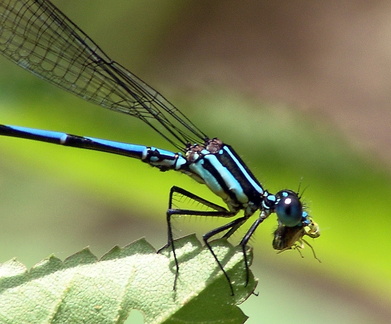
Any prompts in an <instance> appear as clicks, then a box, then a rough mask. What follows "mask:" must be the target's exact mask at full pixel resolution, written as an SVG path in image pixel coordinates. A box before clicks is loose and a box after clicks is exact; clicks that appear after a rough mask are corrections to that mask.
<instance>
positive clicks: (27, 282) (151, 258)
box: [0, 236, 256, 324]
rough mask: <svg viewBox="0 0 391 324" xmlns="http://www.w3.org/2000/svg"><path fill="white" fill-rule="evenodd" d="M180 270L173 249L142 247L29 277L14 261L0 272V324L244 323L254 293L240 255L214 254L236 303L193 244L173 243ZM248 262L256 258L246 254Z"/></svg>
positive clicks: (38, 270)
mask: <svg viewBox="0 0 391 324" xmlns="http://www.w3.org/2000/svg"><path fill="white" fill-rule="evenodd" d="M175 245H176V251H177V255H178V259H179V262H180V272H179V277H178V282H177V288H176V291H174V290H173V283H174V277H175V263H174V261H173V259H172V258H170V257H169V256H170V255H171V254H172V253H170V251H169V250H168V249H165V250H163V251H162V252H161V253H156V251H155V249H154V248H153V247H152V246H151V245H150V244H149V243H147V242H146V241H145V240H144V239H141V240H139V241H136V242H134V243H132V244H130V245H128V246H126V247H124V248H119V247H114V248H113V249H112V250H111V251H110V252H108V253H107V254H105V255H104V256H103V257H102V258H101V259H100V260H97V258H96V257H95V256H94V255H93V254H92V253H91V251H90V250H89V249H84V250H82V251H80V252H78V253H76V254H74V255H72V256H70V257H69V258H67V259H66V260H64V261H61V260H60V259H58V258H56V257H54V256H51V257H49V258H48V259H45V260H43V261H42V262H40V263H38V264H37V265H35V266H34V267H33V268H32V269H30V270H29V271H28V270H27V269H26V267H25V266H24V265H23V264H21V263H19V262H18V261H16V260H10V261H8V262H5V263H3V264H1V265H0V322H1V323H18V324H21V323H123V322H124V321H125V320H126V318H127V317H128V316H129V314H130V312H131V311H132V310H139V311H141V312H142V313H143V314H144V319H145V323H200V322H202V323H244V322H245V321H246V318H247V317H246V316H245V315H244V314H243V313H242V311H241V310H240V309H239V308H238V307H237V306H236V305H238V304H240V303H242V302H243V301H245V300H246V299H247V298H248V297H249V296H250V295H251V293H252V292H253V290H254V289H255V286H256V281H255V280H254V278H253V276H252V274H251V273H250V282H249V284H248V285H247V287H245V280H246V275H245V274H246V272H245V268H244V262H243V255H242V252H241V249H240V248H237V247H236V248H234V247H232V246H231V245H230V244H229V243H227V242H226V241H224V240H218V241H215V242H213V244H212V245H213V250H214V251H215V253H216V254H217V256H218V257H219V260H221V261H222V263H223V265H224V268H225V269H226V271H227V272H228V275H229V277H230V279H231V281H232V284H233V288H234V291H235V295H234V296H231V294H230V288H229V285H228V282H227V280H226V279H225V277H224V275H223V273H222V271H221V270H220V269H219V268H218V266H217V264H216V261H215V260H214V258H213V256H212V255H211V254H210V251H209V250H208V249H207V248H205V247H202V246H201V244H200V242H199V241H198V240H197V239H196V238H195V236H188V237H185V238H182V239H180V240H178V241H175ZM248 254H249V256H248V257H249V260H251V258H252V255H251V251H250V252H248Z"/></svg>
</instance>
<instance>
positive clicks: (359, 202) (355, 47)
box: [0, 0, 391, 323]
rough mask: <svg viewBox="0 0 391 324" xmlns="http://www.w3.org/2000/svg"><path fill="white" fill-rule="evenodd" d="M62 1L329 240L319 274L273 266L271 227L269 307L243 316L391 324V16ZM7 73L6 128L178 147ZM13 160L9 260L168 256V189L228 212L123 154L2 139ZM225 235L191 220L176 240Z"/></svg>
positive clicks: (295, 7)
mask: <svg viewBox="0 0 391 324" xmlns="http://www.w3.org/2000/svg"><path fill="white" fill-rule="evenodd" d="M55 3H56V4H57V5H58V6H59V7H60V8H61V9H62V10H63V11H64V12H65V13H66V14H67V15H68V16H69V17H70V18H71V19H72V20H73V21H74V22H76V23H77V24H78V25H79V26H80V27H81V28H82V29H83V30H84V31H85V32H87V34H89V35H90V36H91V37H92V38H93V39H94V40H95V41H96V42H97V43H98V44H99V45H100V46H101V47H102V48H103V49H104V50H105V51H106V53H107V54H109V55H110V56H111V57H112V58H113V59H114V60H116V61H118V62H120V63H121V64H122V65H124V66H126V67H128V68H129V69H130V70H131V71H132V72H134V73H135V74H136V75H138V76H140V77H141V78H142V79H143V80H144V81H146V82H148V83H149V84H151V85H152V86H153V87H154V88H156V89H158V90H159V91H160V92H161V93H163V94H164V95H165V96H166V97H167V98H169V100H170V101H172V102H173V103H174V104H175V105H176V106H177V107H179V108H180V109H181V110H182V111H183V112H184V113H185V114H186V115H187V116H189V117H190V119H191V120H193V121H194V122H195V123H196V124H197V125H199V126H201V128H202V130H203V131H204V132H206V133H207V134H208V135H209V136H210V137H214V136H218V137H219V138H221V139H223V140H224V141H225V142H226V143H229V144H230V145H232V146H233V147H234V148H235V150H236V151H237V153H239V154H240V155H241V156H242V158H243V159H244V160H245V161H246V163H247V164H248V166H249V167H250V168H251V170H252V171H253V173H254V174H255V175H256V176H257V177H258V179H259V180H260V181H261V182H262V183H263V184H264V186H265V187H266V188H267V189H268V190H270V191H271V192H276V191H278V190H280V189H283V188H292V189H293V190H297V189H298V188H299V186H301V189H302V190H303V189H304V188H305V192H304V200H305V202H306V204H307V206H308V209H309V211H310V213H311V215H312V216H313V217H314V219H315V221H316V222H318V224H319V225H320V227H321V231H322V232H321V233H322V235H321V237H320V238H319V239H317V240H314V241H311V242H310V243H311V244H312V246H313V247H314V249H315V251H316V253H317V256H318V257H319V258H320V259H321V260H322V263H318V262H317V261H316V260H315V259H314V258H313V257H312V253H311V251H310V249H308V248H306V249H305V250H304V251H303V254H304V259H302V258H301V257H300V255H299V254H298V253H297V252H295V251H289V252H284V253H283V254H281V255H276V253H275V251H273V249H272V247H271V241H272V232H273V230H274V227H275V226H276V222H275V219H274V217H271V219H269V220H268V221H267V222H266V223H265V224H263V225H262V226H261V227H260V228H259V229H258V231H257V233H256V235H255V237H254V238H253V240H252V241H251V245H252V246H253V247H254V254H255V264H254V266H253V271H254V273H255V275H256V276H257V277H258V278H259V285H258V289H257V290H258V292H259V296H258V297H256V296H253V297H251V298H250V299H249V300H248V301H247V302H246V303H245V304H244V305H243V306H242V309H243V310H244V312H245V313H246V314H247V315H248V316H249V317H250V319H249V320H248V323H282V322H288V321H289V322H290V323H313V322H316V323H330V322H334V323H388V322H389V318H390V317H391V311H390V306H391V293H390V288H391V265H390V259H389V255H390V252H389V247H390V245H391V244H390V243H391V240H390V238H389V237H390V235H389V233H388V230H390V228H391V226H390V225H391V221H390V211H389V206H388V199H389V197H391V172H390V170H391V150H390V145H389V143H390V140H391V132H390V125H391V123H390V121H391V113H390V102H391V101H390V94H391V92H390V89H391V72H390V71H391V69H390V68H391V66H390V65H391V63H390V62H391V60H390V59H389V58H390V57H391V51H390V49H391V47H390V46H389V44H391V29H390V27H389V24H387V23H386V21H387V19H388V18H389V17H390V15H391V6H389V5H388V4H387V3H386V2H381V1H374V2H371V3H370V4H365V5H364V4H363V3H361V2H359V1H347V2H344V4H326V3H324V4H319V3H317V4H315V3H313V2H310V1H303V2H300V3H298V2H295V3H293V2H290V1H280V2H278V3H277V2H274V1H263V2H257V1H248V2H246V3H245V4H244V3H243V4H242V3H239V2H236V1H215V2H212V3H210V2H206V1H201V2H199V1H169V2H168V1H119V0H118V1H115V2H107V1H103V0H94V1H92V0H88V1H83V2H79V1H76V0H68V1H55ZM0 70H1V73H0V111H1V116H2V119H1V123H4V124H15V125H20V126H27V127H37V128H43V129H50V130H57V131H65V132H69V133H73V134H79V135H88V136H94V137H100V138H106V139H111V140H118V141H124V142H130V143H139V144H145V145H154V146H158V147H162V148H166V149H173V148H172V147H170V145H169V144H167V143H165V142H164V141H163V140H161V139H159V136H158V135H156V134H154V133H153V132H152V131H150V130H149V129H147V126H144V125H143V124H142V123H141V122H139V121H137V120H134V119H132V118H130V117H127V116H125V115H122V114H117V113H114V112H111V111H106V110H104V109H101V108H99V107H95V106H93V105H91V104H88V103H85V102H84V101H83V100H80V99H79V98H76V97H74V96H72V95H69V94H68V93H65V92H63V91H61V90H59V89H57V88H55V87H53V86H51V85H49V84H47V83H45V82H43V81H40V80H38V79H37V78H35V77H33V76H32V75H30V74H29V73H27V72H25V71H23V70H22V69H20V68H18V67H16V66H15V65H13V64H12V63H10V62H8V61H7V60H5V59H4V58H3V57H0ZM0 152H1V153H0V154H1V157H2V158H1V159H0V185H1V188H2V190H1V197H2V198H1V199H0V212H1V215H2V217H1V219H2V226H1V230H0V245H1V247H2V248H1V251H0V260H1V261H5V260H8V259H10V258H13V257H16V258H17V259H18V260H20V261H21V262H23V263H25V264H26V265H27V266H33V265H34V264H35V263H37V262H38V261H40V260H41V259H43V258H45V257H47V256H48V255H50V254H52V253H54V254H55V255H56V256H58V257H60V258H65V257H67V256H69V255H70V254H73V253H75V252H77V251H79V250H80V249H82V248H83V247H85V246H87V245H89V246H90V247H91V249H92V251H93V252H95V253H96V254H97V255H98V256H100V255H102V254H103V253H105V252H106V251H108V250H109V249H111V248H112V246H114V245H120V246H123V245H126V244H128V243H130V242H132V241H134V240H136V239H138V238H140V237H143V236H145V237H146V238H147V240H148V241H150V242H151V243H152V244H154V245H155V246H156V248H158V247H160V246H162V245H163V244H164V243H165V240H166V225H165V210H166V208H167V198H168V192H169V189H170V187H171V186H172V185H179V186H181V187H183V188H186V189H187V190H190V191H192V192H194V193H196V194H199V195H201V196H203V197H205V198H208V199H209V198H210V199H211V200H213V201H215V202H217V203H220V204H221V202H220V201H219V200H218V199H216V198H215V197H213V195H212V194H211V193H210V192H209V191H208V190H207V188H204V187H203V186H200V185H199V184H197V183H195V182H194V181H192V180H191V179H188V177H186V176H184V175H181V174H176V173H174V172H167V173H159V172H158V171H157V170H155V169H152V168H150V167H148V166H147V165H144V164H142V163H140V162H139V161H133V160H131V159H127V158H124V157H119V156H110V155H109V154H103V153H99V152H89V151H85V150H78V149H72V148H64V147H60V146H54V145H49V144H43V143H34V142H30V141H26V140H20V139H13V138H6V137H3V138H1V139H0ZM254 217H256V216H254ZM213 226H216V220H205V219H201V220H200V219H197V218H196V217H192V218H190V219H182V220H178V221H177V222H176V223H175V227H176V229H175V231H176V234H177V235H178V236H179V235H183V234H186V233H191V232H194V231H196V232H197V233H203V232H205V231H207V230H208V229H211V228H213ZM234 239H236V240H239V239H240V235H237V236H236V237H235V238H234ZM136 317H137V316H136ZM131 322H133V323H134V322H135V321H131Z"/></svg>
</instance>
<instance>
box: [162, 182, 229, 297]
mask: <svg viewBox="0 0 391 324" xmlns="http://www.w3.org/2000/svg"><path fill="white" fill-rule="evenodd" d="M175 194H180V195H183V196H185V197H187V198H189V199H191V200H193V201H196V202H198V203H200V204H201V205H204V206H206V207H208V208H211V209H213V210H209V211H202V210H191V209H175V208H173V200H174V195H175ZM173 215H183V216H187V215H188V216H192V215H193V216H215V217H232V216H235V215H236V213H235V212H230V211H228V210H227V209H225V208H224V207H221V206H219V205H217V204H214V203H212V202H210V201H208V200H206V199H203V198H201V197H199V196H197V195H195V194H193V193H191V192H189V191H187V190H185V189H182V188H179V187H176V186H174V187H172V188H171V190H170V195H169V204H168V210H167V213H166V220H167V229H168V242H167V244H166V245H164V246H163V247H162V248H161V249H159V250H158V252H160V251H161V250H162V249H164V248H166V247H171V250H172V252H173V256H174V262H175V268H176V272H175V278H174V290H175V289H176V284H177V280H178V276H179V262H178V258H177V255H176V251H175V244H174V237H173V233H172V225H171V218H172V216H173ZM206 245H207V246H208V249H209V250H210V251H211V252H212V255H213V256H214V258H215V259H216V261H217V262H218V263H219V261H218V259H217V257H216V256H215V254H214V253H213V251H212V249H211V247H210V245H209V243H207V244H206ZM219 266H220V268H221V269H222V266H221V265H220V263H219ZM222 270H223V271H224V269H222ZM224 274H225V275H226V273H225V271H224ZM226 277H227V279H228V276H227V275H226ZM231 290H232V287H231Z"/></svg>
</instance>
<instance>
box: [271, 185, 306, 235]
mask: <svg viewBox="0 0 391 324" xmlns="http://www.w3.org/2000/svg"><path fill="white" fill-rule="evenodd" d="M276 198H277V201H276V204H275V212H276V214H277V217H278V222H279V223H281V224H282V225H284V226H287V227H294V226H298V225H301V224H302V222H303V217H305V216H304V215H303V214H304V212H303V205H302V204H301V202H300V198H299V196H298V195H297V193H295V192H294V191H292V190H281V191H279V192H278V193H277V194H276Z"/></svg>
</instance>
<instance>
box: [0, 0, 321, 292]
mask: <svg viewBox="0 0 391 324" xmlns="http://www.w3.org/2000/svg"><path fill="white" fill-rule="evenodd" d="M0 51H1V53H2V54H3V55H4V56H5V57H7V58H8V59H10V60H11V61H13V62H14V63H16V64H18V65H19V66H21V67H23V68H24V69H26V70H29V71H30V72H32V73H34V74H35V75H37V76H39V77H41V78H43V79H45V80H47V81H49V82H51V83H53V84H55V85H57V86H59V87H61V88H63V89H65V90H67V91H70V92H72V93H73V94H75V95H77V96H80V97H82V98H83V99H85V100H87V101H90V102H93V103H96V104H98V105H100V106H102V107H104V108H108V109H112V110H115V111H120V112H123V113H125V114H128V115H131V116H134V117H137V118H139V119H141V120H142V121H143V122H145V123H146V124H148V125H149V126H150V127H152V128H153V129H154V130H156V131H157V132H158V133H159V134H160V135H161V136H163V137H164V138H165V139H166V140H167V141H168V142H169V143H171V144H172V145H173V146H174V147H175V148H176V149H177V150H179V152H178V153H173V152H171V151H166V150H162V149H159V148H155V147H150V146H143V145H135V144H125V143H118V142H113V141H108V140H102V139H97V138H91V137H81V136H75V135H70V134H66V133H60V132H52V131H43V130H37V129H31V128H25V127H17V126H7V125H1V126H0V135H5V136H14V137H21V138H27V139H33V140H38V141H43V142H50V143H55V144H60V145H66V146H74V147H80V148H86V149H91V150H97V151H104V152H109V153H114V154H120V155H125V156H129V157H132V158H137V159H140V160H141V161H143V162H145V163H148V164H149V165H151V166H154V167H157V168H158V169H160V170H161V171H168V170H175V171H179V172H182V173H185V174H187V175H189V176H190V177H192V178H193V179H195V180H196V181H198V182H199V183H203V184H205V185H207V186H208V187H209V189H210V190H211V191H212V192H214V193H215V194H216V195H217V196H219V197H220V198H222V199H223V201H224V202H225V203H226V205H227V207H228V208H224V207H222V206H219V205H216V204H214V203H211V202H209V201H207V200H205V199H203V198H201V197H199V196H196V195H194V194H192V193H190V192H188V191H186V190H184V189H181V188H179V187H175V186H174V187H172V189H171V192H170V200H169V209H168V210H167V223H168V243H167V246H171V248H172V252H173V257H174V260H175V265H176V276H175V282H176V280H177V276H178V273H179V264H178V260H177V258H176V254H175V246H174V240H173V233H172V229H171V218H172V216H174V215H197V216H219V217H233V216H235V215H237V213H238V212H239V211H243V215H242V216H239V217H237V218H235V219H234V220H233V221H231V222H229V223H227V224H225V225H223V226H220V227H218V228H216V229H214V230H212V231H210V232H208V233H206V234H205V235H204V236H203V240H204V242H205V245H206V246H207V247H208V248H209V250H210V252H211V253H212V255H213V257H214V258H215V259H216V261H217V264H218V265H219V267H220V268H221V270H222V271H223V273H224V275H225V277H226V278H227V280H228V282H229V283H230V280H229V277H228V275H227V273H226V272H225V271H224V268H223V266H222V264H221V262H220V261H219V260H218V258H217V256H216V254H215V253H214V252H213V249H212V248H211V246H210V243H209V241H210V239H211V238H212V237H215V236H216V235H218V234H220V235H221V236H222V237H223V238H229V237H230V236H231V235H232V234H233V233H234V232H235V231H236V230H237V229H238V228H239V227H240V226H241V225H243V224H244V223H245V222H246V221H247V219H248V218H249V217H250V216H252V215H253V214H254V213H255V212H256V211H258V210H259V216H258V217H257V219H256V220H255V221H254V222H253V224H252V225H251V226H250V228H249V229H248V231H247V232H246V234H245V235H244V236H243V238H242V240H241V241H240V243H239V244H240V246H241V247H242V249H243V255H244V260H245V265H246V269H247V280H248V262H247V260H246V253H245V249H246V245H247V243H248V241H249V239H250V237H251V236H252V234H253V233H254V231H255V230H256V228H257V227H258V226H259V224H261V223H262V222H263V221H264V220H265V219H266V218H267V217H268V216H269V215H270V214H272V213H276V214H277V218H278V223H279V227H278V228H277V231H276V233H275V241H276V240H277V241H278V242H280V243H282V245H281V246H280V245H274V247H275V248H277V249H279V250H284V249H288V248H290V247H294V246H296V242H301V240H302V237H303V236H304V235H308V236H311V237H318V236H319V230H318V226H317V225H316V223H314V222H313V221H312V219H311V217H310V216H309V215H308V214H307V212H305V211H304V210H303V205H302V203H301V201H300V197H299V196H298V194H297V193H296V192H294V191H291V190H281V191H279V192H278V193H277V194H271V193H270V192H268V191H267V190H265V189H264V188H263V187H262V185H261V184H260V183H259V182H258V180H257V179H256V178H255V177H254V175H253V174H252V173H251V171H250V170H249V168H248V167H247V166H246V165H245V164H244V162H243V161H242V160H241V158H240V157H239V155H238V154H236V152H235V151H234V150H233V148H232V147H231V146H229V145H227V144H225V143H223V142H222V141H221V140H219V139H218V138H210V137H208V136H207V135H206V134H205V133H203V132H202V131H201V130H200V129H199V128H198V127H196V126H195V125H194V124H193V123H192V122H191V121H190V120H189V119H188V118H187V117H186V116H184V115H183V114H182V113H181V112H180V111H179V110H178V109H177V108H175V107H174V106H173V105H172V104H171V103H170V102H169V101H167V100H166V99H165V98H164V97H163V96H162V95H161V94H159V93H158V92H156V91H155V90H154V89H152V88H151V87H150V86H148V85H147V84H145V83H144V82H143V81H141V80H140V79H139V78H138V77H136V76H135V75H134V74H132V73H131V72H129V71H128V70H126V69H125V68H124V67H123V66H121V65H120V64H118V63H116V62H115V61H113V60H111V59H110V58H109V57H108V56H107V55H106V54H105V53H104V52H103V51H102V50H101V49H100V48H99V47H98V45H96V44H95V42H94V41H93V40H91V38H89V37H88V36H87V35H86V34H85V33H84V32H83V31H82V30H80V28H78V27H77V26H76V25H75V24H74V23H73V22H72V21H70V20H69V19H68V18H67V17H66V16H65V15H64V14H63V13H62V12H61V11H60V10H59V9H57V8H56V7H55V6H54V5H53V4H52V3H50V1H48V0H3V1H1V2H0ZM177 193H179V194H181V195H184V196H187V197H188V198H190V199H192V200H195V201H197V202H198V203H200V204H202V205H204V206H206V207H208V208H209V210H207V211H200V210H187V209H186V210H184V209H175V208H173V196H174V195H175V194H177ZM230 288H231V292H232V293H233V289H232V285H231V283H230Z"/></svg>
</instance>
